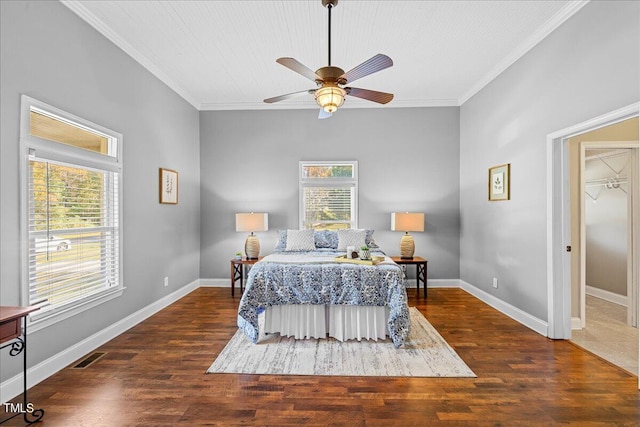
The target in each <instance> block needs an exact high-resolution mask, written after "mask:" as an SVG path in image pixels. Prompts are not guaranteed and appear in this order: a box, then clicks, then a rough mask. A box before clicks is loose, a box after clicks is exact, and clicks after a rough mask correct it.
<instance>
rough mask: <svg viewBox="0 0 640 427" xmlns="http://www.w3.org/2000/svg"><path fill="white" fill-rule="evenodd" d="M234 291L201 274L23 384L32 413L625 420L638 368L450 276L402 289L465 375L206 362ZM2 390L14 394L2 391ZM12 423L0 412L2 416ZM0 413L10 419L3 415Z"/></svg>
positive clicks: (111, 418)
mask: <svg viewBox="0 0 640 427" xmlns="http://www.w3.org/2000/svg"><path fill="white" fill-rule="evenodd" d="M238 302H239V298H237V297H236V298H232V297H231V296H230V295H229V289H228V288H200V289H197V290H196V291H194V292H192V293H191V294H189V295H187V296H186V297H184V298H182V299H181V300H180V301H178V302H176V303H175V304H173V305H171V306H170V307H167V308H166V309H164V310H162V311H161V312H159V313H157V314H156V315H154V316H152V317H151V318H149V319H147V320H145V321H144V322H142V323H140V324H138V325H136V326H135V327H133V328H131V329H130V330H129V331H127V332H125V333H124V334H122V335H120V336H118V337H116V338H115V339H113V340H112V341H110V342H108V343H107V344H105V345H103V346H102V347H100V348H98V349H96V351H100V352H105V353H106V354H105V355H104V356H103V357H102V358H101V359H99V360H98V361H96V362H95V363H94V364H92V365H90V366H88V367H87V368H85V369H71V366H73V365H75V364H76V363H77V362H74V363H73V364H71V365H70V366H69V367H67V368H65V369H63V370H62V371H60V372H58V373H57V374H55V375H53V376H52V377H50V378H48V379H47V380H45V381H43V382H42V383H40V384H38V385H36V386H35V387H33V388H32V389H31V390H30V391H29V400H30V401H31V402H33V403H34V404H35V406H36V407H38V408H40V407H41V408H43V409H45V411H46V413H45V417H44V420H43V421H44V422H43V423H42V424H43V425H45V426H65V427H66V426H80V425H94V426H158V425H161V426H162V425H164V426H174V425H188V426H191V425H205V424H206V425H220V426H229V425H260V426H285V425H300V424H304V425H349V426H365V425H366V426H403V427H404V426H411V425H430V426H431V425H446V426H465V425H469V426H485V425H486V426H495V425H508V426H512V425H531V424H534V425H560V424H562V425H580V426H582V425H616V426H617V425H630V426H631V425H638V424H639V423H640V394H639V393H638V390H637V383H638V378H637V377H636V376H634V375H632V374H630V373H628V372H627V371H624V370H622V369H620V368H617V367H615V366H613V365H611V364H609V363H608V362H605V361H603V360H601V359H599V358H598V357H596V356H594V355H593V354H590V353H588V352H586V351H583V350H581V349H580V348H579V347H576V346H574V345H572V344H570V343H569V342H567V341H554V340H549V339H547V338H545V337H542V336H540V335H539V334H537V333H535V332H533V331H531V330H529V329H528V328H526V327H524V326H522V325H520V324H519V323H517V322H515V321H513V320H512V319H510V318H509V317H507V316H505V315H503V314H501V313H499V312H497V311H496V310H494V309H493V308H491V307H489V306H487V305H486V304H484V303H482V302H481V301H479V300H477V299H476V298H474V297H473V296H471V295H469V294H468V293H466V292H464V291H463V290H460V289H430V290H429V298H428V300H425V299H424V298H418V297H416V295H415V292H409V303H410V305H412V306H416V307H418V309H419V310H420V311H421V312H422V313H424V314H425V316H426V317H427V319H429V321H430V322H431V323H432V324H433V326H434V327H435V328H436V329H437V330H438V331H439V332H440V334H441V335H442V336H443V337H444V338H445V339H446V340H447V341H448V342H449V344H450V345H451V346H452V347H453V348H454V349H455V350H456V351H457V352H458V354H459V355H460V357H462V359H463V360H464V361H465V362H466V363H467V364H468V365H469V367H470V368H471V369H472V370H473V371H474V372H475V373H476V374H477V375H478V378H375V377H374V378H369V377H366V378H365V377H313V376H275V375H274V376H270V375H233V374H205V371H206V369H207V368H208V367H209V365H210V364H211V363H212V362H213V360H214V358H215V357H216V356H217V355H218V353H219V352H220V351H222V349H223V348H224V346H225V345H226V343H227V342H228V340H229V339H230V338H231V336H232V335H233V334H234V333H235V331H236V329H237V327H236V311H237V304H238ZM14 401H15V402H17V401H18V399H15V400H14ZM0 415H3V414H0ZM12 423H13V424H12ZM4 425H23V423H21V422H20V420H19V419H18V420H12V421H10V422H8V423H5V424H4Z"/></svg>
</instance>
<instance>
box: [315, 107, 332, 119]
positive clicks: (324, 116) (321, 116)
mask: <svg viewBox="0 0 640 427" xmlns="http://www.w3.org/2000/svg"><path fill="white" fill-rule="evenodd" d="M329 117H331V113H327V112H326V111H324V108H321V109H320V113H318V118H319V119H328V118H329Z"/></svg>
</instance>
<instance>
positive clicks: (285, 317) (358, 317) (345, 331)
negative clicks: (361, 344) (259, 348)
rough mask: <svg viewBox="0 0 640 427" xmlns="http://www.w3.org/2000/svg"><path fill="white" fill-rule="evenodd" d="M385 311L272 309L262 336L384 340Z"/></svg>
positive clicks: (344, 307)
mask: <svg viewBox="0 0 640 427" xmlns="http://www.w3.org/2000/svg"><path fill="white" fill-rule="evenodd" d="M388 319H389V308H388V307H370V306H358V305H329V306H325V305H305V304H303V305H274V306H271V307H268V308H267V309H266V311H265V329H264V331H265V332H266V333H276V332H277V333H279V334H280V335H282V336H291V337H295V338H296V339H305V338H326V337H327V335H329V336H330V337H333V338H335V339H337V340H339V341H346V340H351V339H357V340H358V341H360V340H362V339H372V340H379V339H385V337H386V336H387V335H389V331H388V329H387V320H388Z"/></svg>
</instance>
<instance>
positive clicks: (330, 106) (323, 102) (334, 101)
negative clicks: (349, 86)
mask: <svg viewBox="0 0 640 427" xmlns="http://www.w3.org/2000/svg"><path fill="white" fill-rule="evenodd" d="M346 94H347V92H346V91H345V90H344V89H342V88H341V87H338V86H324V87H321V88H320V89H317V90H316V93H315V98H316V103H317V104H318V105H319V106H320V107H321V108H322V109H323V110H324V111H326V112H327V113H334V112H336V111H337V110H338V108H339V107H341V106H342V104H344V97H345V95H346Z"/></svg>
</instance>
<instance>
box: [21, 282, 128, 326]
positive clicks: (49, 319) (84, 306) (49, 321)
mask: <svg viewBox="0 0 640 427" xmlns="http://www.w3.org/2000/svg"><path fill="white" fill-rule="evenodd" d="M125 289H126V288H124V287H121V288H117V289H114V290H110V291H107V292H105V293H101V294H99V295H96V296H95V297H93V298H90V299H87V300H86V301H83V302H79V303H77V304H75V305H74V306H72V307H69V308H67V309H64V310H61V311H53V312H51V313H46V312H45V313H41V314H40V315H38V312H37V311H35V312H33V313H32V314H30V315H29V327H28V329H27V331H28V333H29V334H31V333H33V332H36V331H39V330H41V329H44V328H47V327H49V326H51V325H53V324H55V323H58V322H60V321H62V320H65V319H68V318H69V317H71V316H75V315H76V314H79V313H82V312H83V311H85V310H89V309H91V308H93V307H96V306H98V305H100V304H104V303H105V302H107V301H110V300H112V299H114V298H118V297H119V296H121V295H122V294H123V293H124V290H125Z"/></svg>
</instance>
